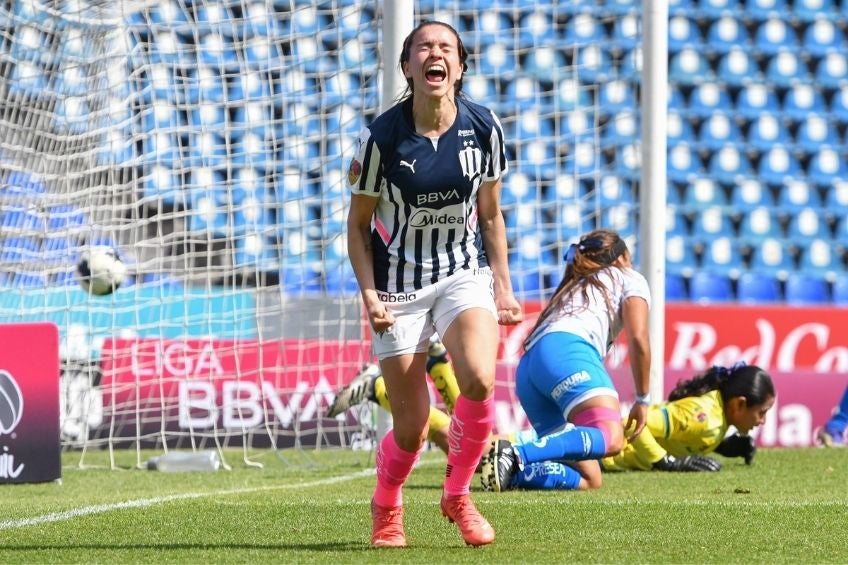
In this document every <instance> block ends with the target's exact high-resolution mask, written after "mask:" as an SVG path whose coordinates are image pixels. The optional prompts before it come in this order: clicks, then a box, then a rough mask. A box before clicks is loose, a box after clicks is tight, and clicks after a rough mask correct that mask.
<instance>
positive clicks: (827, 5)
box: [792, 0, 836, 22]
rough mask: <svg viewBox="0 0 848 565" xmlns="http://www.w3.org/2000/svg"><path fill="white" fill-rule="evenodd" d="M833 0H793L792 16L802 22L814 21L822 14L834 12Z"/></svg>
mask: <svg viewBox="0 0 848 565" xmlns="http://www.w3.org/2000/svg"><path fill="white" fill-rule="evenodd" d="M835 12H836V4H835V2H834V0H794V2H793V3H792V16H793V17H795V18H797V19H798V20H800V21H802V22H814V21H817V20H819V19H821V17H822V15H823V14H834V15H835Z"/></svg>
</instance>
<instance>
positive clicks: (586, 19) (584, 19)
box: [522, 13, 606, 48]
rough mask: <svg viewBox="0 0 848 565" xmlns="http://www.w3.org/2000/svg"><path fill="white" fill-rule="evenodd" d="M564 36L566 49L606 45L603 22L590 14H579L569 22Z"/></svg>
mask: <svg viewBox="0 0 848 565" xmlns="http://www.w3.org/2000/svg"><path fill="white" fill-rule="evenodd" d="M522 22H524V18H522ZM562 34H563V37H562V39H563V42H564V44H565V46H566V47H577V48H581V47H583V46H585V45H591V44H597V43H604V42H605V40H606V33H605V31H604V24H603V22H602V21H600V20H598V19H596V18H595V17H594V16H593V15H591V14H588V13H582V14H577V15H575V16H574V17H573V18H570V19H569V20H567V21H566V22H565V25H564V26H563V31H562ZM530 45H533V44H532V43H531V44H530ZM528 46H529V45H528Z"/></svg>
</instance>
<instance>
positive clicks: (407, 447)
mask: <svg viewBox="0 0 848 565" xmlns="http://www.w3.org/2000/svg"><path fill="white" fill-rule="evenodd" d="M392 433H394V435H395V443H396V444H397V446H398V447H399V448H401V449H403V450H404V451H410V452H417V451H419V450H420V449H421V447H423V445H424V441H425V440H426V439H427V431H426V430H415V429H409V430H407V429H398V428H397V426H395V428H394V430H393V431H392Z"/></svg>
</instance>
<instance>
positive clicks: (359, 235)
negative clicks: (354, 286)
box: [347, 194, 395, 332]
mask: <svg viewBox="0 0 848 565" xmlns="http://www.w3.org/2000/svg"><path fill="white" fill-rule="evenodd" d="M376 207H377V199H376V198H373V197H370V196H362V195H358V194H354V195H353V196H351V199H350V211H349V212H348V217H347V247H348V254H349V256H350V264H351V266H352V267H353V272H354V274H355V275H356V280H357V282H358V283H359V289H360V293H361V295H362V303H363V305H364V306H365V311H366V312H367V313H368V320H369V321H370V323H371V327H372V328H373V329H374V331H376V332H382V331H385V330H387V329H388V328H389V327H390V326H391V325H392V324H394V323H395V319H394V316H392V314H391V312H389V311H388V310H387V309H386V306H385V305H384V304H383V302H382V301H381V300H380V298H379V297H378V296H377V290H376V288H375V285H374V255H373V250H372V249H371V218H372V217H373V216H374V210H375V208H376Z"/></svg>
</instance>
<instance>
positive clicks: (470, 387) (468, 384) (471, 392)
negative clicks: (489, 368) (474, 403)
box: [459, 373, 495, 400]
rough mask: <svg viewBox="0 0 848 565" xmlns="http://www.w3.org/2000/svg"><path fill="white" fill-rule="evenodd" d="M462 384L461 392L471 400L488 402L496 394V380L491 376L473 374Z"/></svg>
mask: <svg viewBox="0 0 848 565" xmlns="http://www.w3.org/2000/svg"><path fill="white" fill-rule="evenodd" d="M465 377H466V378H464V379H462V382H460V385H459V387H460V392H461V393H462V395H463V396H464V397H465V398H468V399H469V400H486V399H487V398H489V397H490V396H492V395H493V394H494V393H495V379H494V378H493V377H492V376H490V375H483V374H479V373H471V374H469V375H465Z"/></svg>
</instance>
